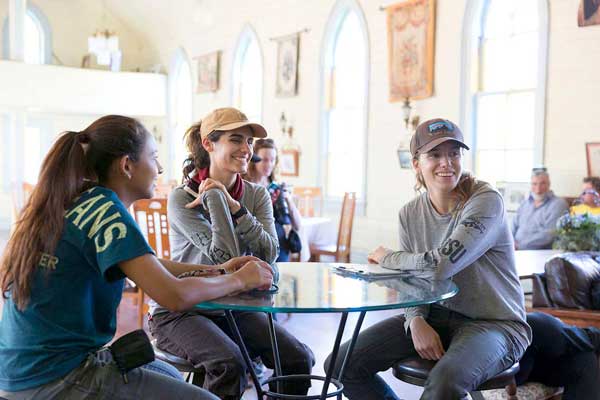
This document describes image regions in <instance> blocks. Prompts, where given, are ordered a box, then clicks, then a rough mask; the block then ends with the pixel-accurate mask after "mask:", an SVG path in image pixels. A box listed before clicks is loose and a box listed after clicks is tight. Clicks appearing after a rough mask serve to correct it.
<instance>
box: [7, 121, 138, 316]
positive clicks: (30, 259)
mask: <svg viewBox="0 0 600 400" xmlns="http://www.w3.org/2000/svg"><path fill="white" fill-rule="evenodd" d="M148 135H149V134H148V131H147V130H146V129H145V128H144V127H143V125H142V124H141V123H139V122H138V121H137V120H135V119H132V118H129V117H123V116H119V115H109V116H106V117H102V118H100V119H98V120H96V121H95V122H94V123H92V124H91V125H90V126H88V127H87V128H86V129H85V130H83V131H81V132H65V133H63V134H62V135H61V136H60V137H59V138H58V140H57V141H56V142H55V143H54V145H53V146H52V148H51V149H50V151H49V152H48V154H47V155H46V157H45V159H44V161H43V163H42V168H41V170H40V175H39V180H38V184H37V185H36V186H35V188H34V189H33V191H32V193H31V195H30V197H29V199H28V201H27V202H26V204H25V206H24V207H23V210H22V211H21V213H20V215H19V218H18V220H17V221H16V223H15V229H14V232H13V234H12V235H11V237H10V239H9V241H8V243H7V245H6V249H5V251H4V255H3V257H2V260H1V262H0V285H1V290H2V295H3V297H5V298H6V295H7V293H6V292H7V291H8V290H10V291H11V296H12V300H13V301H14V302H15V304H16V305H17V307H18V308H19V309H21V310H23V309H24V308H25V307H26V305H27V302H28V301H29V297H30V294H31V279H32V276H33V273H34V271H35V269H36V268H37V265H38V263H39V260H40V257H41V255H42V254H43V253H50V254H52V253H53V252H54V250H55V248H56V245H57V244H58V241H59V239H60V236H61V234H62V230H63V225H64V224H63V217H64V213H65V210H66V209H67V208H68V207H69V206H70V204H71V203H72V202H73V201H74V200H75V198H76V197H78V196H79V195H80V194H81V193H82V192H83V191H85V190H87V189H88V188H90V187H93V186H95V185H97V184H99V183H103V182H105V181H106V180H107V179H108V177H109V171H110V167H111V165H112V163H113V161H114V160H115V159H117V158H120V157H122V156H124V155H128V156H129V157H131V159H132V160H134V161H137V159H138V157H139V154H140V152H141V151H142V150H143V148H144V145H145V142H146V138H147V136H148Z"/></svg>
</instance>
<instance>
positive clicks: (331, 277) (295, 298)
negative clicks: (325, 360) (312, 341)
mask: <svg viewBox="0 0 600 400" xmlns="http://www.w3.org/2000/svg"><path fill="white" fill-rule="evenodd" d="M352 265H353V266H357V264H352ZM276 266H277V269H278V270H279V276H278V279H277V281H276V282H275V285H274V286H273V287H272V288H271V290H269V291H263V292H260V291H251V292H245V293H241V294H238V295H235V296H227V297H222V298H219V299H215V300H212V301H208V302H204V303H200V304H198V305H196V307H197V308H201V309H211V310H216V309H218V310H224V311H225V316H226V318H227V321H228V322H229V325H230V328H231V331H232V332H233V336H234V340H235V341H236V343H237V344H238V346H239V347H240V349H241V351H242V355H243V356H244V360H245V362H246V365H247V368H248V370H249V371H250V375H251V376H252V381H253V383H254V387H255V388H256V390H257V395H258V398H259V399H262V398H264V396H269V397H272V398H280V399H326V398H329V397H337V398H339V399H341V393H342V390H343V384H342V383H341V380H342V376H343V374H344V369H345V365H346V361H347V360H348V359H349V357H350V356H351V354H352V351H353V349H354V344H355V342H356V339H357V337H358V334H359V332H360V328H361V326H362V322H363V320H364V317H365V314H366V312H367V311H373V310H388V309H396V308H406V307H413V306H417V305H421V304H431V303H436V302H440V301H443V300H446V299H449V298H451V297H452V296H454V295H456V293H458V288H457V286H456V285H455V284H454V283H453V282H452V281H450V280H443V281H439V280H431V279H426V278H421V277H416V276H413V275H410V274H398V275H396V276H387V277H376V278H375V279H368V278H364V277H360V276H357V275H349V274H345V273H342V272H340V271H339V270H338V269H336V268H337V267H339V266H347V264H341V263H308V262H299V263H277V264H276ZM359 267H360V266H359ZM233 311H255V312H265V313H267V315H268V320H269V335H270V339H271V345H272V349H273V358H274V360H275V368H274V374H273V376H272V377H271V378H269V379H267V380H265V381H264V382H262V383H261V382H260V381H259V380H258V377H257V376H256V373H255V372H254V369H253V368H252V366H251V365H252V364H251V360H250V356H249V354H248V351H247V349H246V346H245V344H244V341H243V339H242V337H241V335H240V333H239V329H238V327H237V325H236V322H235V317H234V314H233ZM331 312H339V313H341V318H340V324H339V327H338V331H337V335H336V338H335V343H334V345H333V350H332V359H333V360H335V359H336V357H337V355H338V351H339V348H340V344H341V340H342V334H343V332H344V328H345V327H346V321H347V318H348V313H350V312H359V313H360V315H359V317H358V320H357V322H356V326H355V327H354V332H353V335H352V338H351V339H350V345H349V347H348V351H347V353H346V354H345V356H344V362H343V363H342V367H341V368H340V371H339V374H338V376H337V377H335V378H334V377H333V376H332V375H333V367H334V363H331V365H330V368H329V369H328V371H326V375H325V376H324V377H322V376H316V375H287V376H284V375H282V373H281V364H280V357H279V350H278V347H277V338H276V337H275V329H274V326H273V314H274V313H331ZM286 379H311V380H320V381H323V389H322V392H321V394H320V395H308V396H298V395H288V394H283V393H277V392H279V388H278V390H277V392H272V391H269V390H264V389H263V388H262V385H265V384H267V383H269V382H275V383H277V386H279V385H278V383H280V382H281V381H283V380H286ZM330 383H331V384H333V385H334V386H335V387H336V390H333V391H331V392H329V384H330Z"/></svg>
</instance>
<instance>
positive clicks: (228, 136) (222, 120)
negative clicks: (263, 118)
mask: <svg viewBox="0 0 600 400" xmlns="http://www.w3.org/2000/svg"><path fill="white" fill-rule="evenodd" d="M265 136H267V133H266V131H265V129H264V128H263V127H262V126H261V125H259V124H255V123H250V122H249V121H248V119H247V118H246V116H245V115H244V114H243V113H241V112H240V111H239V110H237V109H235V108H220V109H217V110H214V111H213V112H211V113H210V114H208V115H207V116H206V117H205V118H204V119H202V121H200V122H198V123H196V124H195V125H193V126H192V127H190V128H189V129H188V131H187V132H186V145H187V147H188V150H189V153H190V157H189V158H188V160H187V162H186V164H185V167H184V169H183V173H184V181H185V183H184V185H182V186H180V187H178V188H176V189H175V190H173V192H171V195H170V196H169V202H168V217H169V223H170V227H171V233H170V239H171V254H172V255H171V257H172V259H173V260H177V261H184V262H200V260H202V262H203V263H206V264H217V263H221V262H224V261H226V260H229V259H230V258H232V257H235V256H239V255H244V254H250V255H254V256H256V257H259V258H260V259H262V260H264V261H266V262H268V263H272V262H274V261H275V259H276V258H277V254H278V250H279V246H278V241H277V234H276V232H275V226H274V224H273V207H272V205H271V199H270V197H269V194H268V193H267V190H266V189H265V188H264V187H262V186H260V185H256V184H253V183H250V182H247V181H244V180H243V179H242V177H241V174H244V173H246V172H247V169H248V162H249V160H250V158H251V156H252V143H253V140H254V138H255V137H259V138H264V137H265ZM150 313H151V318H150V322H149V326H150V329H151V331H152V334H153V335H154V336H155V337H156V339H157V342H158V346H159V347H160V348H162V349H163V350H166V351H169V352H171V353H174V354H176V355H178V356H180V357H183V358H186V359H188V360H190V361H191V362H192V363H193V364H194V365H195V366H196V367H197V368H201V369H203V370H205V371H206V374H205V376H204V377H198V379H197V381H196V382H195V383H197V384H203V387H204V388H206V389H208V390H210V391H211V392H213V393H215V394H217V395H218V396H219V397H221V398H222V399H239V398H240V397H241V395H242V393H243V392H244V390H245V387H246V383H247V382H246V381H247V379H246V373H245V367H244V361H243V358H242V356H241V352H240V349H239V348H238V346H237V345H236V344H235V342H234V341H233V340H232V339H231V338H230V332H229V327H228V325H227V321H226V319H225V316H224V313H223V312H220V311H212V312H207V311H199V310H190V311H186V312H179V313H173V312H169V311H168V310H165V309H163V308H160V307H158V306H157V305H155V304H151V310H150ZM236 321H237V323H238V325H239V328H240V331H241V333H242V336H244V339H245V341H246V345H247V346H248V350H249V352H250V354H251V356H260V357H261V359H262V361H263V362H264V363H265V365H266V366H268V367H273V359H272V351H271V345H270V341H269V335H268V333H267V332H268V327H267V326H268V323H267V317H266V316H265V314H263V313H249V312H237V313H236ZM275 328H276V331H277V342H278V345H279V348H280V349H282V350H281V353H282V354H285V355H286V356H285V357H284V358H283V359H282V360H281V362H282V370H283V372H284V373H285V374H308V373H310V371H311V368H312V365H313V364H314V358H313V355H312V352H311V351H310V349H309V348H308V347H306V346H305V345H304V344H303V343H301V342H299V341H298V340H297V339H296V338H295V337H294V336H292V335H291V334H290V333H288V332H287V331H286V330H285V329H283V328H282V327H281V326H279V325H277V324H276V326H275ZM195 379H196V377H195ZM309 385H310V383H309V382H306V381H293V382H290V383H288V384H286V385H284V388H283V390H284V392H285V393H290V394H305V393H306V392H307V391H308V387H309Z"/></svg>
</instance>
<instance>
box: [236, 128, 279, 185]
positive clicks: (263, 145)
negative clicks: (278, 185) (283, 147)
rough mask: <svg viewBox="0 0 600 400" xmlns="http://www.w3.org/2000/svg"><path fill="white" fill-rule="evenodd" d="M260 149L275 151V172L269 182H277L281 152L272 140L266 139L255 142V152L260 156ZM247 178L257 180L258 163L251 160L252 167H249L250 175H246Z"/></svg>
mask: <svg viewBox="0 0 600 400" xmlns="http://www.w3.org/2000/svg"><path fill="white" fill-rule="evenodd" d="M260 149H273V150H275V165H274V166H273V171H272V172H271V175H269V182H275V181H277V175H276V171H277V166H278V165H279V151H278V150H277V146H275V142H274V141H273V139H271V138H266V139H257V140H255V141H254V146H253V152H254V154H257V155H258V151H259V150H260ZM246 178H251V179H250V180H254V179H256V163H255V162H254V161H252V160H250V165H248V173H247V174H246V177H245V178H244V179H246Z"/></svg>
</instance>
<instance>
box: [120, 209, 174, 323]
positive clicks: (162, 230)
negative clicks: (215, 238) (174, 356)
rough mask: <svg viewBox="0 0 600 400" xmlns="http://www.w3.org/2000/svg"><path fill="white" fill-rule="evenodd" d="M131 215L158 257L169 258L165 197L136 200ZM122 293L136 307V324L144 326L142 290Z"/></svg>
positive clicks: (135, 289) (134, 289) (137, 289)
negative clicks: (131, 300) (129, 297)
mask: <svg viewBox="0 0 600 400" xmlns="http://www.w3.org/2000/svg"><path fill="white" fill-rule="evenodd" d="M132 209H133V216H134V218H135V221H136V222H137V224H138V225H139V227H140V229H141V230H142V233H144V235H145V236H146V239H147V240H148V244H149V245H150V247H152V249H154V251H155V252H156V256H157V257H158V258H166V259H170V258H171V246H170V244H169V221H168V220H167V199H164V198H160V199H147V200H138V201H136V202H135V203H133V206H132ZM131 289H132V290H129V291H128V290H126V291H125V292H124V293H123V294H124V295H125V296H131V297H133V298H134V301H135V303H136V305H137V307H138V324H139V326H140V328H142V327H143V326H144V314H146V313H147V312H148V306H147V305H146V303H145V302H144V292H143V291H142V290H141V289H140V288H139V287H132V288H131Z"/></svg>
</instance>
